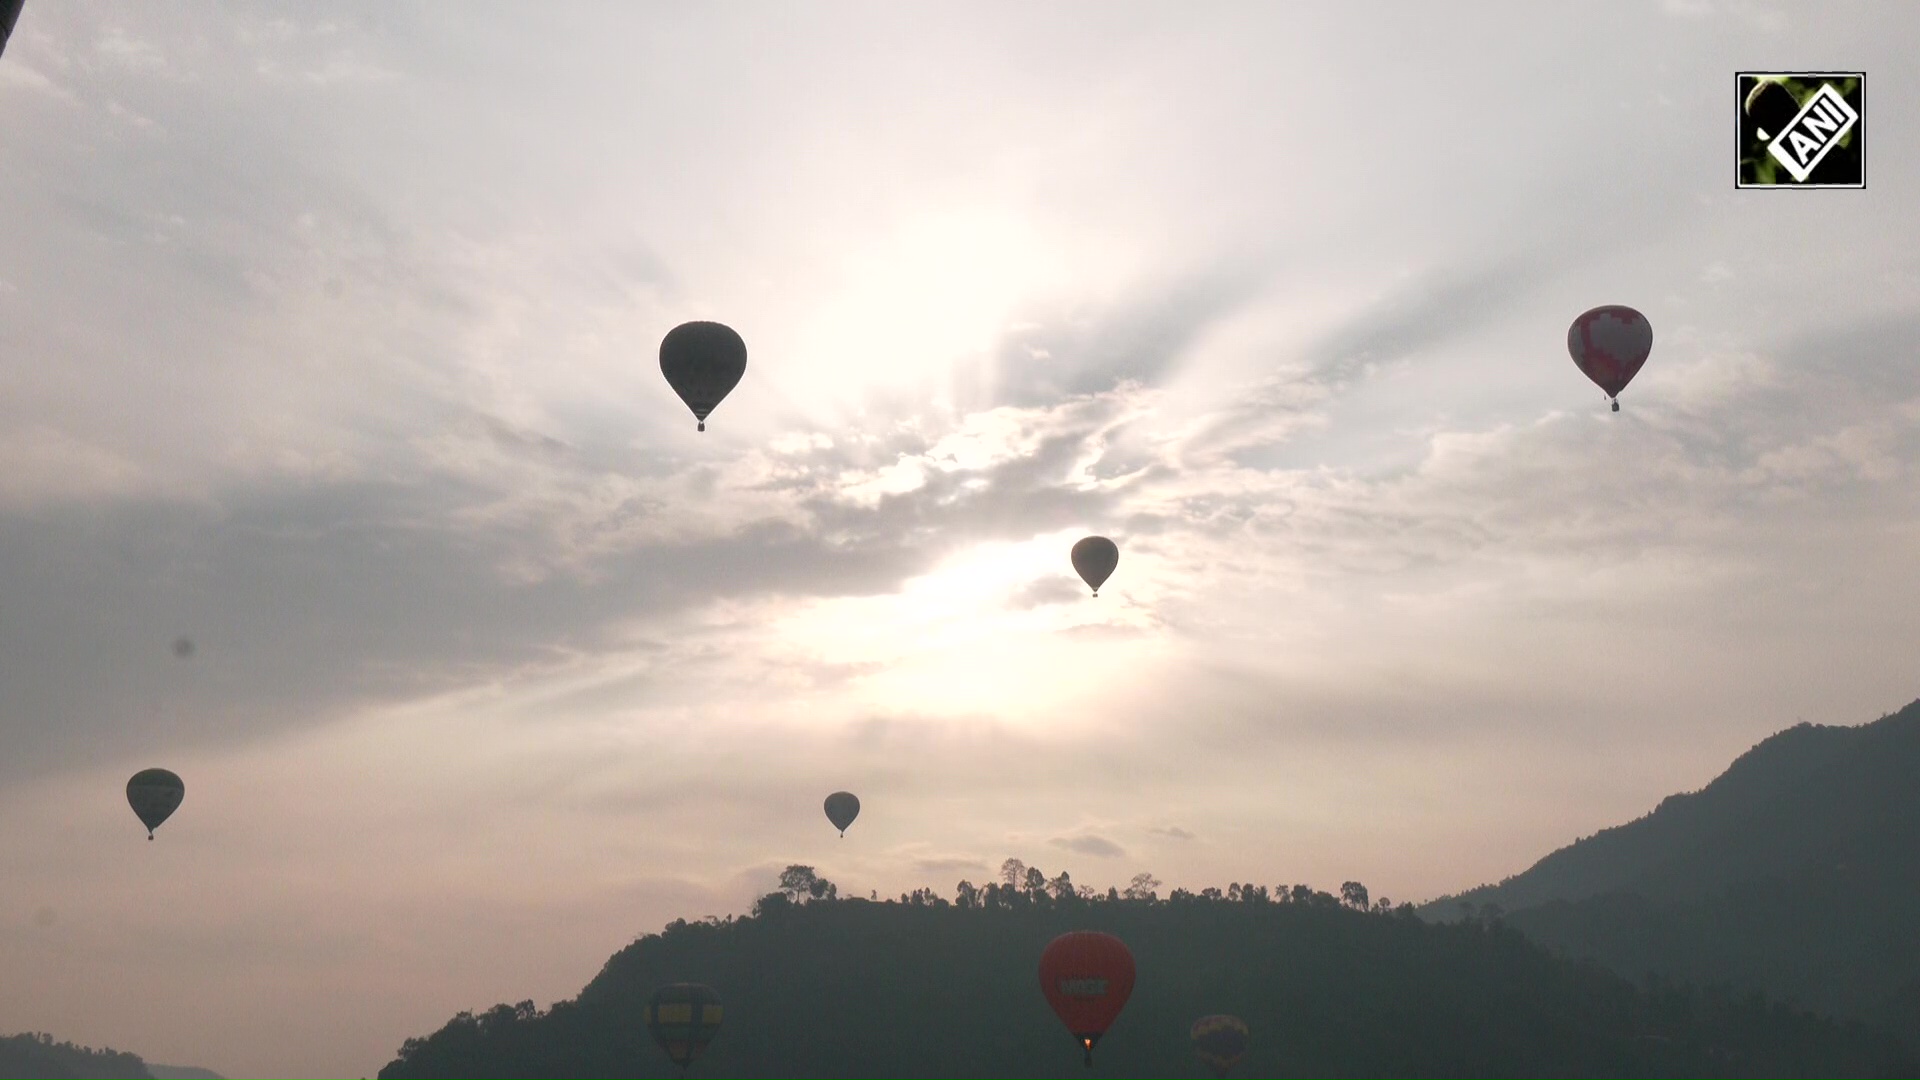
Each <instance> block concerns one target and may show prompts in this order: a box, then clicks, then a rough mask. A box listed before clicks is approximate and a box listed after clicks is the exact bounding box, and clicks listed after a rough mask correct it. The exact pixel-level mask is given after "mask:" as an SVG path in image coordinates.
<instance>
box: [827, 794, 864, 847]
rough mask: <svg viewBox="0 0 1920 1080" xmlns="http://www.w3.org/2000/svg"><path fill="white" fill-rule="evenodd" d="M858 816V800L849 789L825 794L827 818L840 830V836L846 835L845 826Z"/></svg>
mask: <svg viewBox="0 0 1920 1080" xmlns="http://www.w3.org/2000/svg"><path fill="white" fill-rule="evenodd" d="M859 816H860V800H859V798H858V797H856V796H855V795H854V794H853V793H852V792H851V791H836V792H834V793H833V794H831V795H829V796H827V820H828V821H831V822H833V827H834V828H836V829H839V830H840V835H841V836H843V837H844V836H846V835H847V826H849V825H851V824H853V819H854V818H857V817H859Z"/></svg>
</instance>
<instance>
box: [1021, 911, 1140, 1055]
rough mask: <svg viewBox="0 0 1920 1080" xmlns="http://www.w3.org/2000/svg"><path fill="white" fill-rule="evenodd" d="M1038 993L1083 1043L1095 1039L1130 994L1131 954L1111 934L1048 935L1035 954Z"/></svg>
mask: <svg viewBox="0 0 1920 1080" xmlns="http://www.w3.org/2000/svg"><path fill="white" fill-rule="evenodd" d="M1040 992H1041V993H1043V994H1045V995H1046V996H1047V1004H1049V1005H1051V1006H1053V1011H1054V1013H1055V1014H1056V1015H1058V1016H1059V1017H1060V1022H1061V1023H1063V1024H1065V1025H1067V1030H1068V1031H1069V1032H1071V1033H1072V1035H1073V1037H1074V1038H1075V1039H1077V1040H1079V1042H1080V1045H1081V1046H1083V1047H1085V1048H1086V1051H1087V1064H1088V1065H1092V1064H1093V1044H1094V1043H1097V1042H1099V1041H1100V1036H1102V1035H1104V1034H1106V1032H1107V1028H1108V1027H1109V1026H1110V1025H1111V1024H1112V1023H1113V1020H1114V1017H1116V1016H1119V1015H1120V1010H1121V1009H1122V1008H1125V1007H1126V1004H1127V998H1128V997H1129V996H1130V995H1131V994H1132V993H1133V953H1131V952H1129V951H1128V950H1127V947H1126V945H1125V944H1124V943H1122V942H1121V940H1120V939H1119V938H1117V937H1114V936H1113V935H1112V934H1102V933H1100V932H1098V931H1094V930H1076V931H1074V932H1072V933H1069V934H1061V935H1060V936H1059V937H1057V938H1054V939H1053V941H1052V943H1051V944H1049V945H1048V946H1047V949H1046V951H1045V952H1043V953H1041V954H1040Z"/></svg>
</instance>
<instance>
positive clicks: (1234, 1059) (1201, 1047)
mask: <svg viewBox="0 0 1920 1080" xmlns="http://www.w3.org/2000/svg"><path fill="white" fill-rule="evenodd" d="M1187 1035H1188V1036H1189V1037H1190V1038H1192V1039H1193V1054H1194V1056H1195V1057H1197V1058H1199V1059H1200V1064H1202V1065H1205V1066H1206V1067H1207V1068H1209V1069H1212V1070H1213V1075H1215V1076H1225V1075H1227V1073H1228V1072H1229V1071H1231V1070H1232V1069H1233V1067H1234V1066H1235V1065H1238V1064H1240V1059H1241V1058H1243V1057H1246V1056H1247V1023H1246V1021H1244V1020H1242V1019H1240V1018H1239V1017H1237V1016H1203V1017H1201V1018H1200V1019H1198V1020H1195V1021H1194V1022H1193V1027H1191V1028H1189V1029H1188V1030H1187Z"/></svg>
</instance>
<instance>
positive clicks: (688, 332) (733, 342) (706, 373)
mask: <svg viewBox="0 0 1920 1080" xmlns="http://www.w3.org/2000/svg"><path fill="white" fill-rule="evenodd" d="M660 373H661V374H662V375H665V376H666V377H667V385H668V386H671V387H673V392H674V393H676V394H679V395H680V400H681V401H684V402H686V403H687V408H689V409H692V410H693V416H694V419H696V420H698V421H700V430H701V431H705V430H707V414H708V413H710V412H712V411H713V410H714V409H715V408H716V407H718V406H719V404H720V402H721V401H722V400H724V399H725V398H726V396H727V395H728V394H729V393H732V392H733V388H734V387H735V386H738V385H740V376H742V375H744V374H746V373H747V343H746V342H744V341H742V340H740V335H739V334H736V333H734V332H733V328H732V327H729V326H722V325H721V324H719V323H717V322H690V323H681V324H680V325H679V326H676V327H674V328H673V329H671V330H669V331H667V336H666V337H665V338H663V339H662V340H661V342H660Z"/></svg>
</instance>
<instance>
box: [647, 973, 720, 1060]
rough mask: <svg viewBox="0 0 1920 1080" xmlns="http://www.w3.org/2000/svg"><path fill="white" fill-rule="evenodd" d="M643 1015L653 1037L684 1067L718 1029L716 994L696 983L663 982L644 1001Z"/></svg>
mask: <svg viewBox="0 0 1920 1080" xmlns="http://www.w3.org/2000/svg"><path fill="white" fill-rule="evenodd" d="M646 1018H647V1030H649V1031H651V1032H653V1038H654V1040H655V1041H656V1042H658V1043H659V1044H660V1046H661V1048H662V1049H664V1050H665V1051H666V1052H667V1056H668V1057H669V1058H672V1059H673V1063H674V1064H675V1065H678V1066H680V1068H681V1069H683V1070H684V1069H685V1068H686V1067H687V1066H688V1065H690V1064H692V1063H693V1059H694V1058H697V1057H699V1056H700V1052H701V1051H702V1050H705V1049H706V1048H707V1044H708V1043H710V1042H712V1041H713V1036H714V1033H715V1032H717V1031H719V1030H720V995H719V994H718V993H716V992H715V991H714V989H713V987H711V986H702V985H700V984H699V983H674V984H672V985H671V986H663V987H661V988H660V989H658V990H655V991H654V992H653V1000H652V1001H649V1002H647V1011H646Z"/></svg>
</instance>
